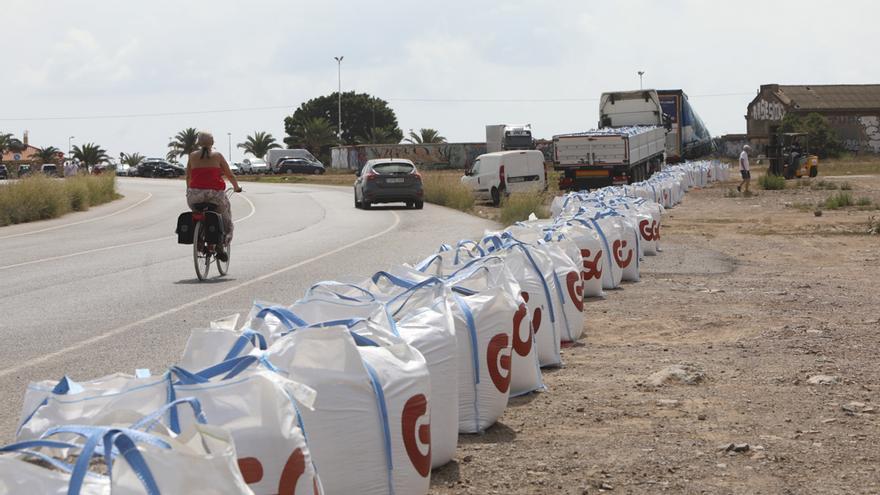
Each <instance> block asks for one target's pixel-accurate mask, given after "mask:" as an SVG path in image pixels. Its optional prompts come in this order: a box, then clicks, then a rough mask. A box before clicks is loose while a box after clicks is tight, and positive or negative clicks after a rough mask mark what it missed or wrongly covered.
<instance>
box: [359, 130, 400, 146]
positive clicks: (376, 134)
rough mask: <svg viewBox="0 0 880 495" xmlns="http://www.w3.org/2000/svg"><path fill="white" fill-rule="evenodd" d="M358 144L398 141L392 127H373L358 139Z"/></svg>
mask: <svg viewBox="0 0 880 495" xmlns="http://www.w3.org/2000/svg"><path fill="white" fill-rule="evenodd" d="M356 141H357V143H358V144H389V143H396V142H397V139H396V137H395V136H394V129H393V128H391V127H371V128H370V130H369V131H367V134H366V135H364V136H360V137H358V138H357V139H356Z"/></svg>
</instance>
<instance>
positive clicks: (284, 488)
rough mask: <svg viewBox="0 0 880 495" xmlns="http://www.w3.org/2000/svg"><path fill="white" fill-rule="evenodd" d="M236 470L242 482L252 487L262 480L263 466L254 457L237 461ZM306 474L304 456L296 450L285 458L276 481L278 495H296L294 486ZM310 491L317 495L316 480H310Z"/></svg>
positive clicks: (299, 450)
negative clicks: (285, 461) (238, 471)
mask: <svg viewBox="0 0 880 495" xmlns="http://www.w3.org/2000/svg"><path fill="white" fill-rule="evenodd" d="M238 469H239V470H240V471H241V476H242V478H244V482H245V483H247V484H249V485H252V484H254V483H259V482H260V481H262V480H263V464H262V463H260V461H259V459H257V458H256V457H244V458H242V459H239V460H238ZM305 472H306V456H305V454H303V451H302V449H296V450H294V451H293V453H292V454H290V457H288V458H287V463H285V464H284V469H283V470H282V471H281V478H280V479H279V480H278V495H296V485H297V483H299V479H300V478H301V477H302V475H303V474H305ZM312 490H313V492H314V495H318V493H319V490H318V479H317V478H312Z"/></svg>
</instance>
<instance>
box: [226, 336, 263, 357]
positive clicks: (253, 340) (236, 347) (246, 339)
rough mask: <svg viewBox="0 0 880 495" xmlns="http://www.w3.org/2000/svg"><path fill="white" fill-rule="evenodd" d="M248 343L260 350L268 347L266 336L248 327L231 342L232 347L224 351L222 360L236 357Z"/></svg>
mask: <svg viewBox="0 0 880 495" xmlns="http://www.w3.org/2000/svg"><path fill="white" fill-rule="evenodd" d="M248 344H251V345H252V346H254V347H256V348H257V349H260V350H261V351H265V350H266V349H268V348H269V346H268V345H267V343H266V337H265V336H263V334H261V333H260V332H257V331H256V330H252V329H250V328H248V329H245V330H244V331H243V332H241V335H239V337H238V339H237V340H236V341H235V343H234V344H232V347H231V348H230V349H229V352H227V353H226V356H225V357H224V358H223V360H224V361H228V360H230V359H233V358H236V357H238V356H239V355H240V354H241V353H242V352H243V351H244V350H245V349H246V348H247V345H248Z"/></svg>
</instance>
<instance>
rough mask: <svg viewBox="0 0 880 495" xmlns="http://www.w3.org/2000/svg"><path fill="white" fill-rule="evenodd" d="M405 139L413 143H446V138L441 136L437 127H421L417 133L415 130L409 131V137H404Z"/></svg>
mask: <svg viewBox="0 0 880 495" xmlns="http://www.w3.org/2000/svg"><path fill="white" fill-rule="evenodd" d="M404 141H406V142H408V143H412V144H439V143H445V142H446V138H445V137H443V136H441V135H440V133H439V132H437V130H436V129H425V128H422V129H419V133H418V134H416V133H415V132H413V131H409V137H408V138H406V139H404Z"/></svg>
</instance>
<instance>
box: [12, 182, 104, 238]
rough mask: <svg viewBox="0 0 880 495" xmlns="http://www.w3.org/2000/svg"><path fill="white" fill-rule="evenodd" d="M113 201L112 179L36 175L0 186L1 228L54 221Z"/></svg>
mask: <svg viewBox="0 0 880 495" xmlns="http://www.w3.org/2000/svg"><path fill="white" fill-rule="evenodd" d="M116 197H117V194H116V177H115V176H113V175H101V176H78V177H71V178H68V179H64V180H58V179H50V178H48V177H45V176H43V175H41V174H36V175H34V176H32V177H26V178H24V179H21V180H19V181H16V182H12V183H8V184H4V185H2V186H0V225H9V224H14V223H24V222H33V221H35V220H46V219H49V218H56V217H60V216H61V215H64V214H65V213H68V212H70V211H71V210H74V211H82V210H87V209H88V208H89V206H93V205H96V204H101V203H106V202H108V201H111V200H113V199H116Z"/></svg>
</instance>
